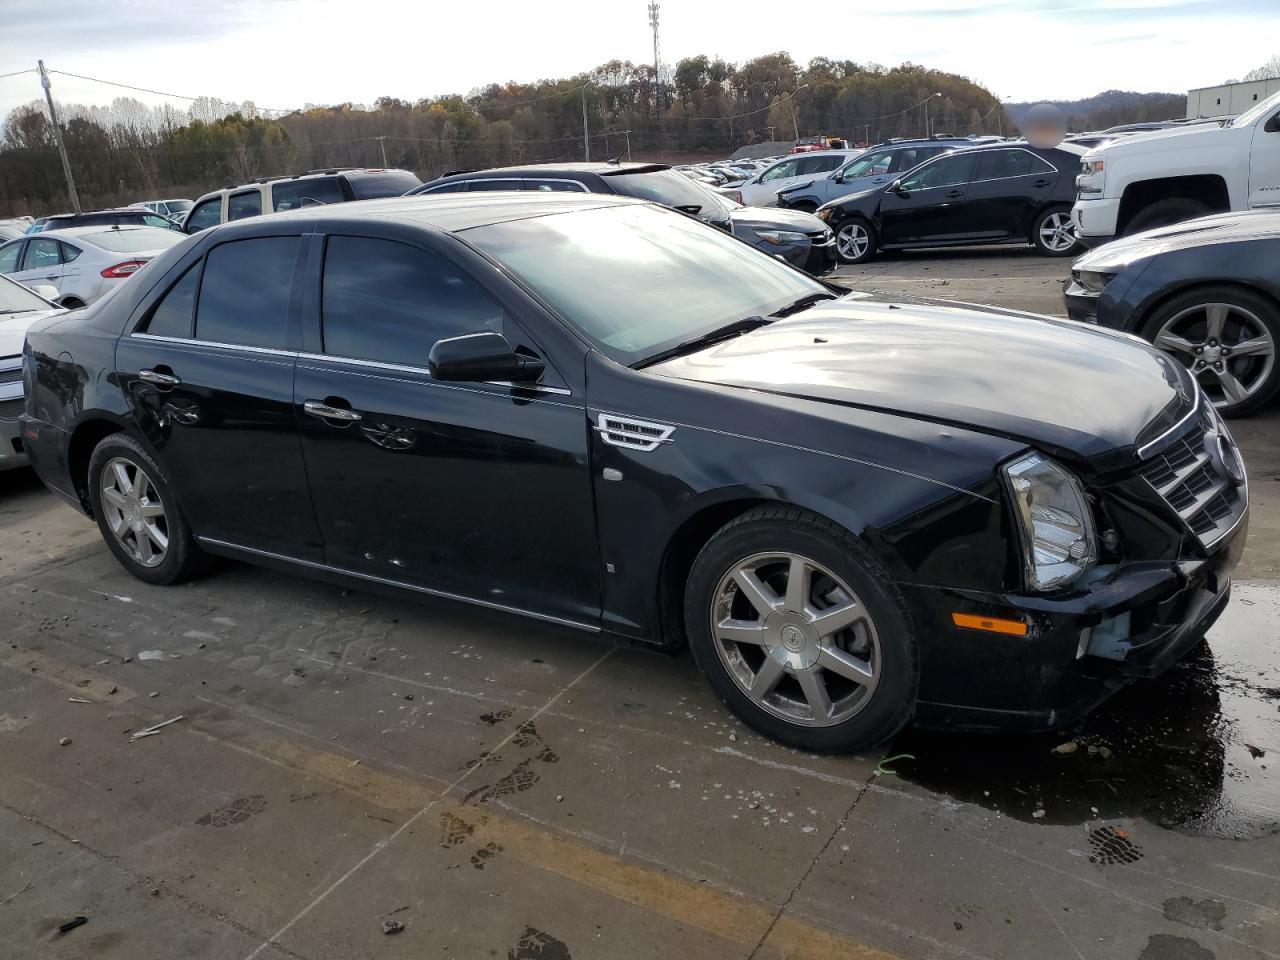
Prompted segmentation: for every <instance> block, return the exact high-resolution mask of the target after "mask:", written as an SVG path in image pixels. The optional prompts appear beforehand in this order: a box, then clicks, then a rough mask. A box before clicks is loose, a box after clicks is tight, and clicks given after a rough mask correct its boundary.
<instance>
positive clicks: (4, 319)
mask: <svg viewBox="0 0 1280 960" xmlns="http://www.w3.org/2000/svg"><path fill="white" fill-rule="evenodd" d="M66 312H67V311H66V310H63V309H62V308H61V307H50V308H49V309H48V310H34V311H32V312H31V313H16V314H3V315H0V357H12V356H16V355H17V354H19V353H21V352H22V341H23V340H24V339H25V337H26V335H27V330H28V329H29V328H30V327H31V326H32V325H33V324H34V323H35V322H36V321H37V320H43V319H44V318H45V317H55V316H57V315H58V314H60V313H66Z"/></svg>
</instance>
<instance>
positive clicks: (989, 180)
mask: <svg viewBox="0 0 1280 960" xmlns="http://www.w3.org/2000/svg"><path fill="white" fill-rule="evenodd" d="M1001 149H1003V150H1007V151H1009V152H1010V153H1013V152H1014V151H1017V152H1018V153H1025V154H1028V155H1030V156H1032V157H1034V158H1035V159H1036V160H1039V161H1040V162H1041V163H1043V164H1044V165H1045V166H1047V167H1048V168H1049V169H1048V170H1047V171H1040V172H1041V173H1042V174H1044V175H1046V176H1047V175H1048V174H1050V173H1052V174H1055V175H1061V174H1062V171H1061V170H1059V169H1058V168H1057V167H1055V166H1054V165H1053V164H1052V163H1050V162H1049V161H1048V160H1046V159H1045V158H1044V157H1038V156H1036V155H1035V154H1034V153H1032V152H1031V151H1030V150H1028V149H1027V148H1026V147H1002V148H1001ZM996 152H997V151H995V150H984V151H982V153H980V154H978V163H981V162H982V156H983V154H986V153H996ZM974 167H975V169H976V167H977V164H974ZM1035 174H1036V171H1035V170H1032V171H1031V172H1030V173H1019V174H1016V175H1014V176H1011V177H988V178H987V179H986V180H970V181H969V182H970V183H999V182H1000V181H1001V180H1017V179H1018V177H1033V176H1035Z"/></svg>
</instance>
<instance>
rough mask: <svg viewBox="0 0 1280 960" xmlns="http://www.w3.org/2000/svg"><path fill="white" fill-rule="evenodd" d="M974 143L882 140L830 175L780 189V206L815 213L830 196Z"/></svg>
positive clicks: (874, 182) (881, 180) (882, 179)
mask: <svg viewBox="0 0 1280 960" xmlns="http://www.w3.org/2000/svg"><path fill="white" fill-rule="evenodd" d="M973 145H974V141H973V140H969V139H967V138H965V139H961V138H958V137H956V138H951V137H948V138H946V139H941V138H930V139H928V140H898V141H890V142H888V143H882V144H879V145H878V146H874V147H871V148H870V149H868V150H867V151H866V152H865V153H862V154H859V155H858V156H856V157H854V158H853V159H852V160H850V161H849V162H847V163H845V164H844V165H843V166H840V167H838V168H836V170H834V171H833V172H832V173H830V174H829V175H828V176H825V177H818V178H817V179H814V180H804V181H801V182H800V183H796V184H793V185H791V186H788V187H784V188H783V189H782V190H779V191H778V206H780V207H786V208H787V209H790V210H803V211H805V212H806V213H813V211H815V210H817V209H818V208H819V207H820V206H822V205H823V204H824V203H827V202H829V201H831V200H836V199H838V198H840V197H845V196H848V195H849V194H851V193H857V192H858V191H860V190H866V189H868V188H870V187H874V186H878V185H879V184H882V183H891V182H892V181H893V178H894V177H896V176H897V175H898V174H900V173H906V172H907V171H908V170H910V169H911V168H912V167H915V166H919V165H920V164H922V163H924V162H925V161H926V160H930V159H932V158H933V157H936V156H938V155H939V154H943V153H949V152H950V151H952V150H956V149H958V148H960V147H972V146H973Z"/></svg>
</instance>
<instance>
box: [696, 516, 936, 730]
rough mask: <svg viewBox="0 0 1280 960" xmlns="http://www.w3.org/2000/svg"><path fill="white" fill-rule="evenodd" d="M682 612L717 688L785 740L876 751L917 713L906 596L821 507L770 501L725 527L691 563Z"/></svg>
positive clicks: (754, 722) (745, 715) (732, 705)
mask: <svg viewBox="0 0 1280 960" xmlns="http://www.w3.org/2000/svg"><path fill="white" fill-rule="evenodd" d="M684 619H685V630H686V632H687V635H688V637H689V647H690V649H691V651H692V653H693V657H694V660H695V661H696V662H697V664H698V667H699V669H701V671H702V673H703V675H704V676H705V677H706V678H707V681H708V682H709V683H710V684H711V687H712V689H714V690H715V692H716V693H717V694H718V695H719V696H720V699H721V700H723V701H724V702H725V704H726V705H727V706H728V707H729V709H730V710H732V711H733V712H734V713H735V714H737V715H738V716H739V717H740V718H741V719H742V720H743V721H745V722H746V723H748V724H749V725H751V726H752V727H754V728H755V729H756V730H758V731H760V732H761V733H762V734H764V735H765V736H768V737H772V738H773V739H775V740H779V741H781V742H782V743H785V744H789V745H790V746H793V747H798V748H800V749H801V750H808V751H811V752H815V753H830V752H836V751H849V750H867V749H870V748H871V747H874V746H875V745H876V744H878V743H881V742H883V741H884V740H887V739H888V738H889V737H891V736H893V735H894V734H895V733H897V732H898V730H900V729H901V728H902V726H903V725H904V724H905V723H906V722H907V721H908V720H910V719H911V716H912V714H913V713H914V712H915V704H916V690H917V687H918V684H919V677H920V664H919V657H918V654H917V648H916V640H915V631H914V629H913V628H912V625H911V618H910V615H909V614H908V612H907V609H906V603H905V601H904V600H903V598H902V594H901V593H899V591H898V589H897V587H896V586H895V585H894V583H893V580H892V579H891V578H890V577H889V575H888V573H886V572H885V570H884V568H883V567H882V566H881V565H880V563H879V562H878V561H877V559H876V558H875V556H874V555H873V554H872V553H871V551H870V550H869V549H867V547H866V545H865V544H863V543H862V541H860V540H859V539H858V538H857V537H855V536H853V535H852V534H851V533H849V532H848V531H847V530H844V529H843V528H841V527H839V526H837V525H836V524H834V523H832V522H831V521H829V520H826V519H824V518H822V517H819V516H817V515H815V514H812V513H809V512H807V511H804V510H799V509H797V508H795V507H788V506H764V507H757V508H756V509H754V510H749V511H748V512H747V513H744V514H743V515H742V516H740V517H738V518H737V519H736V520H733V521H731V522H730V523H728V524H726V525H725V526H724V527H722V528H721V529H720V530H719V532H717V533H716V535H715V536H713V537H712V538H711V539H710V540H709V541H708V542H707V544H706V546H704V547H703V548H702V550H701V552H700V553H699V554H698V557H697V559H696V560H695V561H694V563H693V568H692V569H691V570H690V572H689V579H688V587H687V589H686V592H685V598H684Z"/></svg>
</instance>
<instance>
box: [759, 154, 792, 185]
mask: <svg viewBox="0 0 1280 960" xmlns="http://www.w3.org/2000/svg"><path fill="white" fill-rule="evenodd" d="M799 164H800V161H799V160H783V161H782V162H781V163H775V164H774V165H773V166H772V167H770V168H769V169H768V170H766V171H765V172H764V176H762V177H761V178H760V182H761V183H768V182H769V181H770V180H781V179H782V178H783V177H794V176H795V175H796V168H797V167H798V166H799Z"/></svg>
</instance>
